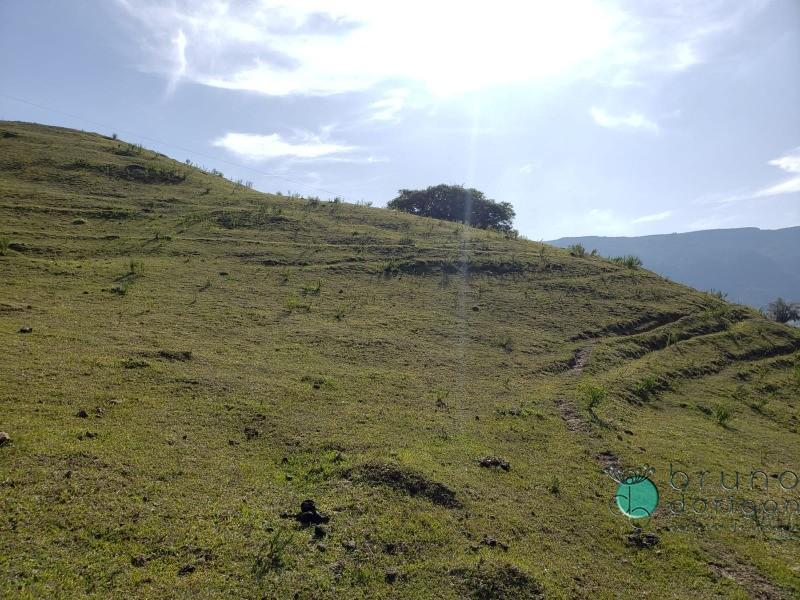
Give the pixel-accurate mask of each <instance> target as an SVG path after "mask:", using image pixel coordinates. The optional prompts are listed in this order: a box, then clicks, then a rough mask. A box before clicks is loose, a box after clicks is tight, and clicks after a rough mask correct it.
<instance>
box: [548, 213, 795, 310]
mask: <svg viewBox="0 0 800 600" xmlns="http://www.w3.org/2000/svg"><path fill="white" fill-rule="evenodd" d="M548 243H550V244H553V245H554V246H558V247H561V248H565V247H567V246H570V245H572V244H578V243H579V244H582V245H583V246H584V247H585V248H586V250H587V252H588V251H591V250H592V249H594V248H596V249H597V252H598V253H599V254H601V255H603V256H620V255H624V254H635V255H637V256H638V257H639V258H641V259H642V261H643V262H644V266H645V267H646V268H648V269H650V270H652V271H655V272H656V273H659V274H661V275H664V276H666V277H669V278H670V279H674V280H675V281H679V282H681V283H685V284H686V285H690V286H692V287H695V288H697V289H700V290H711V289H714V290H721V291H723V292H725V293H727V294H728V299H729V300H731V301H733V302H740V303H742V304H750V305H752V306H756V307H764V306H766V305H767V304H768V303H769V302H771V301H772V300H774V299H775V298H777V297H779V296H780V297H782V298H784V299H786V300H790V301H794V302H798V301H800V269H798V265H800V227H787V228H784V229H774V230H769V229H758V228H757V227H744V228H739V229H709V230H705V231H692V232H688V233H672V234H663V235H646V236H641V237H601V236H582V237H563V238H559V239H557V240H553V241H550V242H548Z"/></svg>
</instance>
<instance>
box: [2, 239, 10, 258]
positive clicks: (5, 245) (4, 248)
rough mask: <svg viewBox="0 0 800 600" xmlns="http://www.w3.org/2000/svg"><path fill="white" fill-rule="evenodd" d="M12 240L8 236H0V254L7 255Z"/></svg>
mask: <svg viewBox="0 0 800 600" xmlns="http://www.w3.org/2000/svg"><path fill="white" fill-rule="evenodd" d="M10 243H11V242H9V241H8V238H0V256H5V255H6V252H8V245H9V244H10Z"/></svg>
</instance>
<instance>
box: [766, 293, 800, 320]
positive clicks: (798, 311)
mask: <svg viewBox="0 0 800 600" xmlns="http://www.w3.org/2000/svg"><path fill="white" fill-rule="evenodd" d="M767 316H768V317H769V318H770V319H772V320H773V321H775V322H777V323H788V322H789V321H798V320H800V305H798V304H791V303H789V302H786V301H785V300H784V299H783V298H778V299H776V300H774V301H772V302H770V303H769V307H768V308H767Z"/></svg>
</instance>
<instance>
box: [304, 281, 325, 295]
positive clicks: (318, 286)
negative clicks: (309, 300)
mask: <svg viewBox="0 0 800 600" xmlns="http://www.w3.org/2000/svg"><path fill="white" fill-rule="evenodd" d="M320 292H322V280H321V279H318V280H317V283H307V284H305V285H304V286H303V288H302V290H300V293H302V294H303V296H319V295H320Z"/></svg>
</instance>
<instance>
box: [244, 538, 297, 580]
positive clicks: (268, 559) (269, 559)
mask: <svg viewBox="0 0 800 600" xmlns="http://www.w3.org/2000/svg"><path fill="white" fill-rule="evenodd" d="M292 538H293V535H292V532H291V531H287V530H284V529H278V530H277V531H274V532H273V533H272V534H270V536H269V538H268V539H267V541H265V542H264V543H263V544H261V546H260V547H259V549H258V553H257V554H256V558H255V561H254V563H253V575H254V576H255V577H256V579H262V578H263V577H264V576H265V575H266V574H267V573H269V572H270V571H273V570H280V569H282V568H284V567H285V566H286V554H287V548H289V546H290V545H291V543H292Z"/></svg>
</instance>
